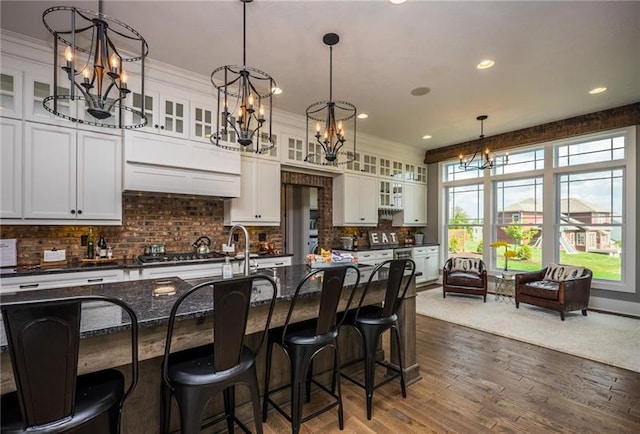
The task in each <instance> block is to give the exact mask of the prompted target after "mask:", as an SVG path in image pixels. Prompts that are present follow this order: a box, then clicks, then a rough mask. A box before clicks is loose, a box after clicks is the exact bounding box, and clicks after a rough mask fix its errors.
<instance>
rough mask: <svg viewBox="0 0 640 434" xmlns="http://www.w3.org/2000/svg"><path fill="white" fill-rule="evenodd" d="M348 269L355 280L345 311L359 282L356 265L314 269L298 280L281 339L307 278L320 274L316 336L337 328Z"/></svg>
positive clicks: (358, 271) (313, 277)
mask: <svg viewBox="0 0 640 434" xmlns="http://www.w3.org/2000/svg"><path fill="white" fill-rule="evenodd" d="M349 270H351V271H354V272H355V273H356V280H355V283H354V285H353V290H352V291H351V294H350V295H349V299H348V301H347V304H346V307H345V311H346V310H347V309H348V308H349V306H350V305H351V302H352V300H353V295H354V294H355V290H356V287H357V286H358V284H359V283H360V270H358V267H356V266H354V265H345V266H341V267H329V268H319V269H315V270H312V271H311V272H309V273H308V274H307V275H306V276H305V277H304V278H303V279H302V280H301V281H300V283H298V286H297V287H296V291H295V293H294V295H293V299H292V300H291V305H290V307H289V313H288V314H287V320H286V322H285V326H284V331H283V333H282V336H283V340H284V336H285V335H286V332H287V327H288V326H289V322H290V321H291V318H292V316H293V312H294V310H295V305H296V302H297V300H298V297H299V295H300V291H301V289H302V288H303V287H304V286H305V284H306V283H307V282H308V281H309V280H311V279H316V278H319V277H320V276H321V277H322V290H321V293H320V306H319V310H318V318H317V322H316V336H321V335H324V334H327V333H329V332H332V331H335V330H337V329H338V327H339V326H340V324H336V313H337V311H338V307H339V304H340V300H341V298H342V294H343V292H344V290H345V284H344V281H345V278H346V275H347V272H348V271H349ZM341 322H342V321H341ZM283 342H284V341H283Z"/></svg>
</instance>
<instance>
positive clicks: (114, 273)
mask: <svg viewBox="0 0 640 434" xmlns="http://www.w3.org/2000/svg"><path fill="white" fill-rule="evenodd" d="M123 280H124V271H123V270H121V269H110V270H96V271H79V272H75V273H51V274H38V275H33V276H15V277H3V278H2V279H1V280H0V292H1V293H3V294H7V293H10V292H18V291H29V290H36V289H51V288H64V287H69V286H81V285H97V284H101V283H113V282H121V281H123Z"/></svg>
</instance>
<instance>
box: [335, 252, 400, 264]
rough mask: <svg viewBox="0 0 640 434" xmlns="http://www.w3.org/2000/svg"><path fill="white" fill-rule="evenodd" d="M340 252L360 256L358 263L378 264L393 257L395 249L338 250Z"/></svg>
mask: <svg viewBox="0 0 640 434" xmlns="http://www.w3.org/2000/svg"><path fill="white" fill-rule="evenodd" d="M338 252H339V253H341V254H344V255H351V256H354V257H356V258H358V264H363V265H373V266H376V265H379V264H381V263H382V262H384V261H388V260H390V259H393V249H382V250H358V251H347V250H338Z"/></svg>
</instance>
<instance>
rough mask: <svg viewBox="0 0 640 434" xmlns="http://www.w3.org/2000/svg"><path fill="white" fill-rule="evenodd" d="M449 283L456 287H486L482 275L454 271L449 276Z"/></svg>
mask: <svg viewBox="0 0 640 434" xmlns="http://www.w3.org/2000/svg"><path fill="white" fill-rule="evenodd" d="M447 283H448V284H449V285H455V286H470V287H475V288H483V287H484V282H483V280H482V275H481V274H477V273H473V272H470V273H469V272H465V271H452V272H451V273H450V274H449V275H448V276H447Z"/></svg>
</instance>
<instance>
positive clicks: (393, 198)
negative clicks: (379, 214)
mask: <svg viewBox="0 0 640 434" xmlns="http://www.w3.org/2000/svg"><path fill="white" fill-rule="evenodd" d="M378 185H379V187H380V188H379V190H380V191H379V194H378V208H380V209H391V210H401V209H403V207H404V202H405V200H404V184H403V183H402V182H400V181H395V180H388V179H380V180H379V181H378Z"/></svg>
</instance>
